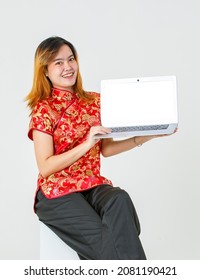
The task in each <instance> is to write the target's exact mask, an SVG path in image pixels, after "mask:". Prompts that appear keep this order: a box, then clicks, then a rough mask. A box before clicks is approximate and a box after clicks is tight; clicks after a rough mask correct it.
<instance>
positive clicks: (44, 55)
mask: <svg viewBox="0 0 200 280" xmlns="http://www.w3.org/2000/svg"><path fill="white" fill-rule="evenodd" d="M63 45H67V46H68V47H69V48H70V49H71V51H72V53H73V55H74V57H75V60H76V62H77V63H78V54H77V52H76V49H75V47H74V46H73V45H72V44H71V43H70V42H68V41H66V40H65V39H63V38H61V37H57V36H56V37H50V38H47V39H46V40H44V41H42V42H41V43H40V45H39V46H38V48H37V50H36V52H35V58H34V76H33V85H32V89H31V91H30V92H29V94H28V95H27V96H26V97H25V101H27V105H28V106H29V108H30V109H31V110H33V108H34V107H35V105H36V104H37V102H38V101H40V100H43V99H45V98H47V97H50V96H51V91H52V83H51V81H50V80H49V78H48V77H47V76H46V71H47V65H48V63H49V62H50V61H52V59H53V58H54V57H55V56H56V54H57V53H58V51H59V49H60V48H61V47H62V46H63ZM74 91H75V92H76V93H77V94H78V96H79V97H80V98H83V99H85V100H88V101H89V100H91V99H93V95H90V94H89V93H87V92H86V91H84V89H83V85H82V78H81V74H80V71H79V67H78V74H77V79H76V83H75V85H74Z"/></svg>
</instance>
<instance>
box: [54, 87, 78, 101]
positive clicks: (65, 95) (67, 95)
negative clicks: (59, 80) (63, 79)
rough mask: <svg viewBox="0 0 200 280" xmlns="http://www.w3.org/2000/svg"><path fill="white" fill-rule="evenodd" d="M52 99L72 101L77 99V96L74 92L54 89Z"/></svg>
mask: <svg viewBox="0 0 200 280" xmlns="http://www.w3.org/2000/svg"><path fill="white" fill-rule="evenodd" d="M52 97H54V98H57V99H60V100H61V99H62V100H63V99H64V100H67V101H70V100H72V99H74V98H76V97H77V94H76V93H74V92H71V91H69V90H63V89H58V88H52Z"/></svg>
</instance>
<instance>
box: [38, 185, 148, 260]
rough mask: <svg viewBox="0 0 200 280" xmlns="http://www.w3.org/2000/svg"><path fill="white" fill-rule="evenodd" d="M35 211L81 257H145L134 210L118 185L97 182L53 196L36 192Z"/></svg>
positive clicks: (97, 258) (89, 258)
mask: <svg viewBox="0 0 200 280" xmlns="http://www.w3.org/2000/svg"><path fill="white" fill-rule="evenodd" d="M36 214H37V215H38V217H39V220H40V221H41V222H43V223H44V224H45V225H47V226H48V227H49V228H50V229H51V230H53V231H54V232H55V233H56V234H57V235H58V236H59V237H60V238H61V239H62V240H63V241H64V242H65V243H66V244H68V245H69V246H70V247H71V248H72V249H74V250H75V251H76V252H77V254H78V255H79V258H80V259H85V260H86V259H87V260H144V259H146V257H145V253H144V250H143V248H142V245H141V242H140V239H139V234H140V224H139V220H138V216H137V213H136V210H135V208H134V205H133V203H132V201H131V199H130V197H129V195H128V194H127V192H126V191H124V190H122V189H120V188H118V187H111V186H109V185H100V186H97V187H95V188H93V189H90V190H88V191H84V192H77V193H72V194H69V195H66V196H63V197H59V198H55V199H47V198H46V197H45V196H44V195H43V194H42V193H41V192H40V191H39V192H38V194H37V202H36Z"/></svg>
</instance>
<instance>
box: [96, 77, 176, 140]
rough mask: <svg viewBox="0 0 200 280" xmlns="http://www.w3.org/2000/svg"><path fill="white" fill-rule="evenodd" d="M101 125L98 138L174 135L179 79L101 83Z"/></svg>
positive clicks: (127, 80)
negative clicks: (103, 130)
mask: <svg viewBox="0 0 200 280" xmlns="http://www.w3.org/2000/svg"><path fill="white" fill-rule="evenodd" d="M100 99H101V124H102V126H104V127H108V128H110V129H111V131H112V132H111V133H109V134H106V135H99V134H97V135H96V136H95V138H118V137H132V136H143V135H159V134H171V133H173V132H174V130H175V129H176V128H177V126H178V110H177V81H176V76H159V77H139V78H129V79H109V80H102V81H101V95H100Z"/></svg>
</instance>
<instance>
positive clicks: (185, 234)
mask: <svg viewBox="0 0 200 280" xmlns="http://www.w3.org/2000/svg"><path fill="white" fill-rule="evenodd" d="M199 14H200V9H199V1H198V0H196V1H195V0H189V1H186V0H168V1H161V0H123V1H121V0H119V1H116V0H101V1H97V0H73V1H72V0H70V1H68V0H42V1H41V0H32V1H30V0H18V1H15V0H13V1H11V0H6V1H3V0H1V2H0V31H1V32H0V34H1V35H0V36H1V37H0V38H1V45H0V46H1V51H0V71H1V72H0V77H1V83H0V96H1V103H0V104H1V105H0V106H1V110H0V114H1V115H0V120H1V138H0V141H1V153H0V156H1V169H0V170H1V176H0V191H1V203H0V213H1V216H0V217H1V221H0V227H1V231H0V235H1V237H0V259H8V260H9V259H18V260H20V259H27V260H28V259H38V258H39V223H38V220H37V216H36V215H35V214H34V213H33V210H32V205H33V197H34V192H35V188H36V179H37V167H36V162H35V158H34V152H33V143H32V142H31V141H30V140H29V139H28V138H27V130H28V123H29V118H28V115H29V111H28V109H27V108H26V104H25V103H24V102H23V98H24V97H25V96H26V95H27V94H28V92H29V90H30V88H31V85H32V78H33V57H34V53H35V49H36V47H37V46H38V44H39V43H40V42H41V41H42V40H43V39H45V38H47V37H49V36H52V35H58V36H62V37H64V38H66V39H67V40H69V41H71V42H72V43H73V44H74V45H75V46H76V48H77V51H78V53H79V57H80V67H81V73H82V77H83V81H84V87H85V89H87V90H93V91H99V90H100V80H101V79H108V78H131V77H137V76H154V75H159V76H160V75H176V76H177V80H178V94H179V132H178V133H177V134H176V135H173V136H170V137H166V138H162V139H156V140H153V141H151V142H149V143H147V144H145V145H143V146H142V147H141V148H137V149H134V150H132V151H130V152H127V153H124V154H121V155H118V156H115V157H113V158H107V159H103V161H102V174H103V175H105V176H107V177H108V178H110V179H112V180H113V182H114V183H115V184H116V185H119V186H121V187H123V188H125V189H126V190H127V191H128V192H129V194H130V195H131V197H132V199H133V202H134V204H135V206H136V208H137V211H138V215H139V217H140V222H141V225H142V234H141V239H142V242H143V245H144V248H145V251H146V254H147V257H148V259H160V260H162V259H199V258H200V222H199V213H200V203H199V197H200V190H199V186H200V184H199V156H200V149H199V143H200V134H199V116H198V112H199V104H200V94H199V93H200V86H199V65H200V59H199V50H200V41H199V27H200V17H199Z"/></svg>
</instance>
